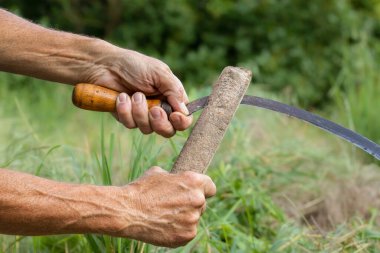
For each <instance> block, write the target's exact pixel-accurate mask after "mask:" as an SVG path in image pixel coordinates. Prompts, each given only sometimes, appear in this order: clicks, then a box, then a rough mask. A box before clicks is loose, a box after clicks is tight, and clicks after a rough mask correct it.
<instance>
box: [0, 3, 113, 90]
mask: <svg viewBox="0 0 380 253" xmlns="http://www.w3.org/2000/svg"><path fill="white" fill-rule="evenodd" d="M0 34H1V40H0V55H1V61H0V69H1V70H3V71H7V72H12V73H17V74H23V75H28V76H32V77H36V78H40V79H45V80H50V81H54V82H61V83H67V84H76V83H78V82H80V81H83V79H84V76H85V75H86V71H88V70H90V69H93V67H94V65H95V64H96V62H95V61H94V59H99V58H100V57H101V52H102V51H103V50H104V51H107V52H109V51H110V50H113V46H112V45H111V44H109V43H107V42H105V41H102V40H99V39H95V38H89V37H85V36H79V35H75V34H71V33H66V32H60V31H55V30H52V29H47V28H44V27H41V26H39V25H36V24H33V23H31V22H28V21H26V20H25V19H22V18H19V17H18V16H16V15H13V14H12V13H9V12H7V11H5V10H2V9H0Z"/></svg>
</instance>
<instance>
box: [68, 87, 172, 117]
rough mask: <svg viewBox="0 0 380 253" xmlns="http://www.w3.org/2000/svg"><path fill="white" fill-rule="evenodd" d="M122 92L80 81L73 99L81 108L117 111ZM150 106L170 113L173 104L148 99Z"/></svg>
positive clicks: (75, 88)
mask: <svg viewBox="0 0 380 253" xmlns="http://www.w3.org/2000/svg"><path fill="white" fill-rule="evenodd" d="M119 94H120V93H119V92H117V91H114V90H111V89H108V88H105V87H103V86H99V85H95V84H89V83H79V84H77V85H76V86H75V87H74V90H73V95H72V100H73V104H74V105H75V106H77V107H79V108H82V109H85V110H90V111H98V112H116V99H117V96H118V95H119ZM146 101H147V104H148V108H149V109H150V108H152V107H153V106H160V107H162V108H163V109H164V110H165V112H166V113H167V114H168V115H169V114H170V113H172V108H171V106H170V105H169V104H168V103H166V102H164V101H161V100H159V99H147V100H146Z"/></svg>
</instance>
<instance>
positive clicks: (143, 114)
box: [132, 92, 153, 134]
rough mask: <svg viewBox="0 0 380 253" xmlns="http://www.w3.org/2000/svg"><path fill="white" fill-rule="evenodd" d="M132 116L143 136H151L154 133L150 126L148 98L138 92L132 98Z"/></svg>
mask: <svg viewBox="0 0 380 253" xmlns="http://www.w3.org/2000/svg"><path fill="white" fill-rule="evenodd" d="M132 116H133V119H134V121H135V122H136V125H137V126H138V128H139V129H140V131H141V132H142V133H143V134H150V133H151V132H153V131H152V128H151V127H150V124H149V118H148V105H147V103H146V98H145V95H144V94H142V93H141V92H136V93H135V94H133V96H132Z"/></svg>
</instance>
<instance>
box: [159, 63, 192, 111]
mask: <svg viewBox="0 0 380 253" xmlns="http://www.w3.org/2000/svg"><path fill="white" fill-rule="evenodd" d="M157 88H158V90H159V91H160V92H161V93H162V94H163V95H164V96H165V97H166V98H167V100H168V103H169V104H170V105H171V106H172V107H173V109H174V111H177V112H182V113H183V114H185V115H188V114H189V111H188V110H187V107H186V104H187V103H188V102H189V99H188V97H187V94H186V91H185V89H184V87H183V85H182V82H181V81H180V80H179V79H178V78H177V77H176V76H175V75H174V74H173V73H172V72H171V71H170V69H169V71H168V72H166V73H165V74H163V75H161V77H160V78H159V83H158V84H157Z"/></svg>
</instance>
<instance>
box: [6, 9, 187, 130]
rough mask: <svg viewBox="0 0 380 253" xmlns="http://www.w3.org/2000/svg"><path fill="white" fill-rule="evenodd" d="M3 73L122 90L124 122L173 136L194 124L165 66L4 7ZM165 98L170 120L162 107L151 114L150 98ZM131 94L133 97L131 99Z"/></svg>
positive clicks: (121, 118)
mask: <svg viewBox="0 0 380 253" xmlns="http://www.w3.org/2000/svg"><path fill="white" fill-rule="evenodd" d="M0 34H1V40H0V53H1V61H0V70H1V71H8V72H12V73H18V74H23V75H29V76H33V77H37V78H41V79H45V80H50V81H54V82H61V83H67V84H72V85H75V84H77V83H83V82H88V83H93V84H98V85H102V86H105V87H108V88H111V89H114V90H117V91H120V92H123V93H122V94H121V95H120V96H119V98H118V101H117V115H115V116H116V117H117V118H118V119H119V121H120V122H121V123H122V124H124V125H125V126H126V127H127V128H135V127H138V128H139V129H140V130H141V132H143V133H144V134H149V133H151V132H152V131H155V132H157V133H158V134H160V135H162V136H164V137H171V136H173V135H174V134H175V131H176V130H184V129H186V128H188V127H189V126H190V124H191V121H192V118H191V116H186V115H187V114H188V111H187V109H186V106H185V104H186V103H188V102H189V101H188V98H187V95H186V93H185V90H184V88H183V86H182V84H181V82H180V81H179V79H178V78H177V77H176V76H175V75H174V74H173V73H172V72H171V70H170V68H169V67H168V66H167V65H166V64H165V63H163V62H161V61H159V60H157V59H154V58H151V57H148V56H145V55H143V54H140V53H137V52H135V51H131V50H127V49H123V48H119V47H117V46H114V45H112V44H110V43H108V42H106V41H103V40H100V39H96V38H89V37H85V36H81V35H76V34H72V33H65V32H59V31H55V30H50V29H46V28H44V27H41V26H38V25H35V24H33V23H30V22H28V21H26V20H24V19H21V18H19V17H17V16H15V15H13V14H11V13H9V12H7V11H5V10H2V9H0ZM152 95H159V96H162V97H164V98H166V99H167V100H168V102H169V104H170V105H171V106H172V107H173V109H174V112H173V113H172V114H171V115H170V118H169V119H168V117H167V115H166V113H165V112H164V111H163V110H162V109H161V108H158V107H155V108H152V109H151V110H150V112H148V108H147V107H146V104H145V99H146V98H145V96H152ZM130 96H132V98H131V97H130Z"/></svg>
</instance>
